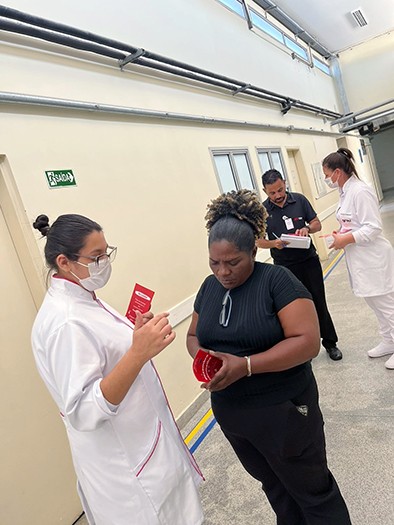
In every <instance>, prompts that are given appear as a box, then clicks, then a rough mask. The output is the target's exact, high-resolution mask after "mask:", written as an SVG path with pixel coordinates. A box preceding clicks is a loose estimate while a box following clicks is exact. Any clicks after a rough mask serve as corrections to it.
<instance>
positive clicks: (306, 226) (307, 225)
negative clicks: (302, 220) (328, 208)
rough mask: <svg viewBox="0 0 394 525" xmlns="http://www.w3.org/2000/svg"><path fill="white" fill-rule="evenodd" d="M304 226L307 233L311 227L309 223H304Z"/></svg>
mask: <svg viewBox="0 0 394 525" xmlns="http://www.w3.org/2000/svg"><path fill="white" fill-rule="evenodd" d="M304 228H306V229H307V230H308V231H309V233H310V232H311V227H310V226H309V224H305V226H304Z"/></svg>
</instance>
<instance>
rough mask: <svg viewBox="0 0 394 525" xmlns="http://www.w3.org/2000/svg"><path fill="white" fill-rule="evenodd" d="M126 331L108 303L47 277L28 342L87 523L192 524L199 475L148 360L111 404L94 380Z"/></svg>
mask: <svg viewBox="0 0 394 525" xmlns="http://www.w3.org/2000/svg"><path fill="white" fill-rule="evenodd" d="M93 295H94V294H93ZM132 335H133V330H132V325H131V323H130V322H129V321H128V320H127V319H126V318H125V317H123V316H121V315H120V314H118V313H117V312H116V311H115V310H113V309H112V308H111V307H110V306H108V305H107V304H105V303H104V302H102V301H98V300H97V299H95V297H93V296H92V294H91V293H90V292H88V291H86V290H84V289H83V288H81V287H80V286H79V285H77V284H75V283H72V282H71V281H67V280H65V279H59V278H55V277H53V278H52V283H51V286H50V288H49V290H48V292H47V294H46V297H45V299H44V302H43V304H42V306H41V308H40V310H39V312H38V315H37V318H36V321H35V323H34V326H33V331H32V345H33V351H34V356H35V359H36V363H37V367H38V371H39V373H40V375H41V377H42V379H43V380H44V382H45V384H46V386H47V387H48V389H49V391H50V393H51V395H52V397H53V398H54V400H55V402H56V404H57V406H58V407H59V410H60V413H61V416H62V418H63V421H64V424H65V426H66V429H67V433H68V437H69V441H70V447H71V452H72V457H73V461H74V466H75V471H76V474H77V478H78V490H79V493H80V497H81V500H82V504H83V507H84V510H85V512H86V515H87V517H88V520H89V523H90V524H94V525H199V524H201V523H202V522H203V516H202V511H201V506H200V499H199V494H198V488H197V485H198V483H199V481H201V479H202V475H201V472H200V471H199V469H198V466H197V464H196V462H195V461H194V459H193V457H192V456H191V454H190V453H189V451H188V449H187V447H186V446H185V444H184V442H183V440H182V437H181V435H180V433H179V430H178V428H177V426H176V424H175V422H174V419H173V416H172V413H171V411H170V408H169V406H168V403H167V400H166V397H165V394H164V391H163V389H162V386H161V382H160V379H159V377H158V374H157V372H156V370H155V368H154V366H153V364H152V363H151V362H149V363H147V364H146V365H145V366H144V367H143V368H142V370H141V372H140V373H139V375H138V377H137V378H136V380H135V381H134V383H133V385H132V386H131V388H130V390H129V392H128V394H127V395H126V397H125V398H124V399H123V401H122V402H121V403H120V405H119V406H113V405H110V404H109V403H108V402H107V401H106V400H105V399H104V397H103V395H102V392H101V389H100V382H101V380H102V378H103V377H104V376H105V375H106V374H108V372H110V371H111V370H112V369H113V367H114V366H115V365H116V364H117V363H118V361H119V360H120V359H121V357H122V356H123V355H124V354H125V352H126V351H127V350H128V348H129V347H130V344H131V341H132ZM44 430H45V429H44Z"/></svg>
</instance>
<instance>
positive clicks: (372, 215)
mask: <svg viewBox="0 0 394 525" xmlns="http://www.w3.org/2000/svg"><path fill="white" fill-rule="evenodd" d="M337 219H338V221H339V223H340V225H341V228H340V233H348V232H351V233H352V234H353V237H354V239H355V241H356V242H355V243H352V244H348V245H347V246H346V247H345V257H346V264H347V268H348V272H349V278H350V284H351V287H352V290H353V292H354V294H355V295H356V296H358V297H372V296H377V295H385V294H388V293H391V292H393V291H394V250H393V247H392V246H391V244H390V242H389V241H388V240H387V239H385V237H383V235H382V221H381V217H380V213H379V205H378V200H377V197H376V195H375V193H374V191H373V190H372V188H370V187H369V186H368V185H367V184H366V183H365V182H362V181H361V180H359V179H358V178H357V177H355V176H354V175H353V176H352V177H350V178H349V179H348V180H347V181H346V183H345V184H344V185H343V187H342V189H341V190H340V199H339V204H338V208H337Z"/></svg>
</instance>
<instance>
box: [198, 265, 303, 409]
mask: <svg viewBox="0 0 394 525" xmlns="http://www.w3.org/2000/svg"><path fill="white" fill-rule="evenodd" d="M226 291H227V290H226V289H225V288H224V287H223V286H222V285H221V284H220V282H219V281H218V280H217V279H216V277H215V276H214V275H210V276H209V277H207V278H206V279H205V281H204V283H203V284H202V286H201V288H200V290H199V292H198V294H197V297H196V300H195V303H194V310H195V311H196V312H197V314H198V323H197V331H196V335H197V339H198V341H199V343H200V345H201V346H202V347H203V348H206V349H210V350H215V351H217V352H224V353H229V354H233V355H237V356H247V355H249V356H250V355H253V354H258V353H260V352H264V351H265V350H268V349H269V348H271V347H272V346H274V345H275V344H277V343H279V342H280V341H282V340H283V338H284V334H283V330H282V326H281V324H280V322H279V318H278V315H277V313H278V312H279V311H280V310H281V309H282V308H284V307H285V306H286V305H288V304H290V303H291V302H292V301H294V300H295V299H298V298H305V297H306V298H309V299H310V298H311V295H310V293H309V292H308V291H307V290H306V288H305V287H304V286H303V285H302V284H301V283H300V281H299V280H298V279H297V278H296V277H294V275H293V274H292V273H291V272H290V271H289V270H287V269H286V268H282V267H280V266H273V265H272V264H266V263H260V262H256V263H255V265H254V270H253V273H252V275H251V276H250V277H249V278H248V279H247V281H246V282H245V283H243V284H242V285H241V286H239V287H237V288H234V289H232V290H231V291H230V296H231V299H232V306H231V314H230V317H229V323H228V326H227V327H224V326H222V325H220V324H219V316H220V312H221V309H222V302H223V296H224V294H225V293H226ZM245 366H246V365H245ZM311 375H312V371H311V365H310V362H307V363H304V364H302V365H299V366H295V367H294V368H291V369H289V370H284V371H282V372H267V373H263V374H253V375H252V376H251V377H243V378H242V379H240V380H239V381H236V382H235V383H233V384H232V385H229V386H228V387H227V388H225V389H224V390H221V391H220V392H213V393H212V400H213V401H214V400H216V401H219V400H220V401H221V402H222V401H223V402H226V401H227V402H228V403H229V405H231V404H234V403H236V404H238V405H248V406H251V405H260V406H262V405H272V404H276V403H281V402H283V401H285V400H287V399H291V398H292V397H295V396H296V395H298V394H299V393H301V392H302V391H303V390H304V389H305V388H306V387H307V385H308V383H309V381H310V378H311Z"/></svg>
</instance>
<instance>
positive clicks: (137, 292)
mask: <svg viewBox="0 0 394 525" xmlns="http://www.w3.org/2000/svg"><path fill="white" fill-rule="evenodd" d="M154 295H155V292H153V291H152V290H149V288H145V287H144V286H141V285H140V284H136V285H135V286H134V290H133V293H132V294H131V299H130V303H129V306H128V308H127V312H126V317H127V319H129V321H131V322H132V323H133V324H135V319H136V314H135V312H136V310H138V311H139V312H141V313H142V314H144V313H146V312H149V310H150V307H151V303H152V299H153V296H154Z"/></svg>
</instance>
